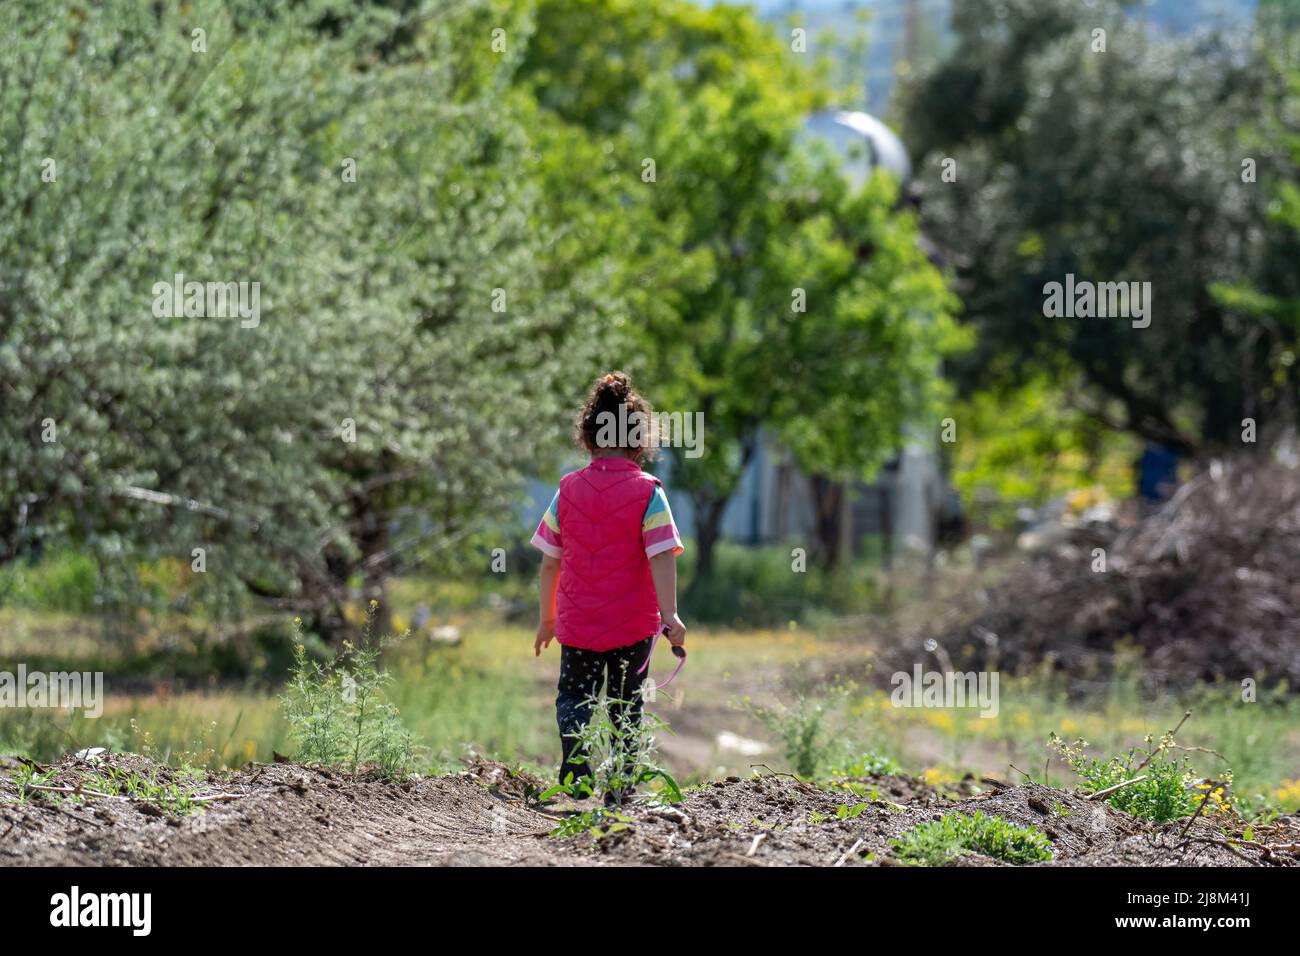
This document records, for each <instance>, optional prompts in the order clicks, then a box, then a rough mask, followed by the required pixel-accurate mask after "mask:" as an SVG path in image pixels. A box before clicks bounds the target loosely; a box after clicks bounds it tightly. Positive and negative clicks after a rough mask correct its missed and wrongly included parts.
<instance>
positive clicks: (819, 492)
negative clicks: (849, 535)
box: [809, 475, 844, 570]
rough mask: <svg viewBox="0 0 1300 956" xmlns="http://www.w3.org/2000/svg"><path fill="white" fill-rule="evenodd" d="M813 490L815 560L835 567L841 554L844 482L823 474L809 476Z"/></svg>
mask: <svg viewBox="0 0 1300 956" xmlns="http://www.w3.org/2000/svg"><path fill="white" fill-rule="evenodd" d="M809 484H810V485H811V486H812V492H813V505H814V507H813V532H814V534H815V535H816V543H817V560H818V561H819V562H820V563H821V565H822V567H824V568H826V569H827V570H830V569H833V568H835V567H836V566H837V565H838V564H839V561H840V558H841V557H842V555H841V553H840V552H841V548H840V543H841V528H840V524H841V518H842V509H841V504H842V502H843V499H844V482H842V481H835V480H833V479H831V478H828V477H826V476H825V475H813V476H812V477H811V478H809Z"/></svg>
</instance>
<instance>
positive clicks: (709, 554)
mask: <svg viewBox="0 0 1300 956" xmlns="http://www.w3.org/2000/svg"><path fill="white" fill-rule="evenodd" d="M690 497H691V504H692V505H694V507H695V550H696V556H695V575H694V577H693V578H692V579H691V584H690V587H691V590H692V591H694V590H695V589H696V587H697V585H698V584H699V583H700V582H703V581H707V580H708V579H710V578H711V577H712V576H713V552H714V547H715V546H716V545H717V543H718V539H719V538H720V537H721V536H722V514H723V512H724V511H726V510H727V502H728V501H729V500H730V498H723V497H719V496H718V495H715V494H712V493H710V492H706V491H700V492H691V495H690Z"/></svg>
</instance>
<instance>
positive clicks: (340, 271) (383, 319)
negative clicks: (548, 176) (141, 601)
mask: <svg viewBox="0 0 1300 956" xmlns="http://www.w3.org/2000/svg"><path fill="white" fill-rule="evenodd" d="M341 9H342V8H340V7H339V5H337V4H331V3H323V2H316V3H304V4H292V3H287V2H286V3H269V2H245V3H237V4H232V5H228V6H227V5H223V4H220V3H196V4H193V5H188V6H185V7H177V6H175V5H170V4H166V5H160V6H159V5H143V6H142V5H138V4H133V3H127V2H110V3H105V4H102V5H94V6H91V7H87V8H78V9H76V10H73V11H71V12H70V14H69V16H68V17H67V18H60V17H53V16H50V11H49V8H48V5H47V4H41V3H36V2H19V3H14V4H7V5H5V7H4V9H3V11H0V17H2V18H3V29H4V32H5V35H6V37H7V38H9V39H8V40H7V41H6V44H5V47H4V51H3V53H0V89H2V90H3V92H2V93H0V151H2V153H3V156H4V158H5V164H6V166H7V167H8V168H10V169H12V170H13V177H12V188H6V190H5V191H4V193H3V195H2V196H0V207H2V208H0V211H2V212H3V224H0V248H2V249H3V251H4V254H3V256H2V257H0V368H2V369H3V383H4V384H3V396H4V397H3V401H4V408H5V414H4V416H3V423H2V424H0V429H3V432H0V562H3V561H7V560H13V559H14V558H15V557H18V556H20V555H23V554H29V553H32V551H33V549H35V548H38V547H39V546H40V545H41V544H42V543H43V542H47V541H57V540H60V539H67V540H71V541H72V542H74V543H75V544H78V545H80V546H82V547H84V548H86V549H87V550H89V551H91V552H92V553H95V554H96V555H98V556H100V558H101V560H102V561H103V562H104V564H105V566H106V568H107V569H112V568H120V569H121V570H122V572H123V573H124V574H128V575H129V573H130V572H131V569H132V568H133V567H134V566H135V564H136V562H137V561H138V560H139V559H140V558H144V557H151V556H172V557H177V558H180V559H182V560H186V561H189V560H190V556H191V553H192V550H193V549H194V548H196V547H202V548H205V549H206V550H207V552H208V553H207V556H206V571H207V574H206V575H205V580H207V581H210V582H211V584H210V587H211V588H213V589H218V590H220V591H221V593H223V594H225V595H226V596H228V597H229V598H231V600H232V602H233V603H235V604H238V603H239V598H240V596H241V595H243V594H245V593H246V589H251V591H252V592H253V593H254V594H257V595H260V596H262V597H264V598H269V599H273V600H274V601H275V602H276V603H277V604H278V605H279V606H282V607H294V608H298V609H301V610H303V611H304V612H306V613H309V614H310V615H312V616H313V617H315V619H316V620H315V622H314V623H315V624H316V625H318V626H324V627H327V628H328V626H329V625H331V624H337V623H338V622H339V620H340V616H339V613H338V607H339V605H340V604H341V603H342V602H343V601H345V600H347V599H349V598H350V597H351V596H352V595H353V594H354V593H355V592H354V588H355V587H356V586H357V585H361V586H364V587H365V588H366V589H367V590H370V591H371V592H372V593H374V592H375V591H376V590H378V589H380V588H381V587H382V581H383V576H384V575H385V574H386V573H388V572H389V571H391V570H392V569H393V568H394V567H396V566H397V565H398V562H399V561H407V562H408V563H410V562H412V561H417V560H425V561H427V560H432V559H434V558H436V557H439V556H441V557H443V558H446V557H447V556H448V555H450V554H453V553H456V554H459V553H462V552H456V551H454V549H455V547H456V546H457V544H458V543H463V542H465V541H466V540H468V538H469V536H470V535H471V534H472V532H473V530H474V529H475V528H478V527H481V526H482V525H483V521H484V518H485V517H491V516H494V515H497V514H499V513H500V512H501V510H502V509H503V508H505V506H506V504H507V502H508V501H509V499H510V495H511V493H512V490H513V489H514V488H515V487H516V486H517V485H518V483H519V477H520V472H521V469H522V468H524V467H526V466H527V465H528V464H529V463H530V459H532V460H536V459H537V458H538V457H543V458H544V457H545V454H546V449H545V448H543V449H540V450H538V449H535V448H534V443H533V441H532V433H533V430H534V425H535V422H536V421H537V419H538V418H539V417H545V416H547V415H548V414H551V413H552V412H558V410H559V404H558V401H557V399H556V398H555V397H554V396H556V395H559V394H562V392H563V390H562V389H560V388H559V387H558V386H557V383H558V382H559V381H560V378H561V375H562V373H563V372H564V371H565V370H566V369H568V368H570V367H571V363H573V362H581V361H582V356H583V355H584V354H585V351H584V346H583V343H584V342H585V341H587V340H588V339H589V338H590V335H589V334H587V332H586V329H587V325H586V323H587V322H588V321H591V319H590V317H589V316H588V315H587V314H586V313H585V312H583V311H581V310H578V309H577V308H576V303H577V301H578V290H576V289H575V290H574V291H572V292H570V290H568V289H567V287H566V286H565V285H564V279H563V276H562V275H561V274H560V273H559V272H557V271H556V270H555V269H554V268H549V269H548V266H547V258H546V255H545V250H546V248H547V245H548V244H549V243H550V242H551V241H552V237H553V230H554V229H555V228H557V227H558V224H557V222H556V220H555V219H554V218H553V214H554V213H553V210H550V209H549V208H547V207H544V206H543V204H542V200H541V197H540V195H539V190H538V188H537V180H538V178H539V177H540V176H541V172H540V171H539V168H540V166H541V163H540V162H539V161H538V159H537V158H536V157H535V156H534V154H533V152H532V150H531V148H530V143H529V138H528V135H527V131H526V128H525V125H524V120H525V119H526V118H528V117H529V116H530V115H532V104H531V101H530V99H529V97H528V96H527V95H525V94H523V93H522V92H520V91H518V90H514V89H512V88H511V86H510V77H511V71H512V70H513V68H514V65H515V63H514V59H513V57H512V56H511V55H499V54H497V53H496V52H494V51H493V50H492V48H491V45H490V41H491V32H490V29H491V25H492V24H494V23H496V22H498V21H497V16H496V14H495V12H494V9H493V8H492V7H491V6H489V5H488V4H486V3H484V2H481V0H441V2H437V3H420V4H418V5H407V6H404V7H402V8H401V9H390V8H385V7H356V8H348V9H347V14H346V16H344V15H342V14H341V12H340V11H341ZM196 31H197V32H196ZM472 35H481V36H482V37H483V42H482V43H466V42H464V37H465V36H472ZM416 91H418V94H417V93H416ZM46 158H49V159H51V160H52V161H53V165H48V164H46V163H45V159H46ZM47 168H48V169H50V170H53V171H54V173H55V175H51V176H49V177H46V178H43V176H42V173H43V171H44V170H46V169H47ZM570 255H571V256H572V257H573V258H577V254H576V253H573V252H570ZM177 273H184V274H185V277H186V279H187V280H197V281H200V282H223V283H224V282H236V283H237V282H247V283H250V284H251V283H257V284H258V287H259V289H260V295H261V300H260V301H261V314H260V316H259V317H258V320H257V321H256V322H255V323H254V322H251V321H246V322H241V320H240V317H239V316H238V315H236V316H234V317H233V318H230V317H223V316H219V315H217V316H214V315H203V316H197V315H186V314H183V313H182V314H170V313H167V312H166V311H165V310H164V314H156V312H157V310H156V309H155V308H154V305H155V301H154V300H155V299H156V298H158V296H157V295H156V294H155V292H154V289H155V284H156V283H159V282H162V283H168V282H170V281H171V280H172V277H173V276H174V275H175V274H177ZM580 277H581V278H582V281H583V282H584V283H585V284H586V285H587V286H589V285H590V283H591V281H592V280H591V278H590V276H588V275H587V274H586V273H582V274H581V276H580ZM250 288H251V286H250ZM561 357H563V360H562V358H561ZM51 426H52V428H53V430H52V431H51ZM51 436H52V437H53V440H49V439H50V438H51ZM381 623H382V622H381Z"/></svg>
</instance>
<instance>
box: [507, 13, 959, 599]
mask: <svg viewBox="0 0 1300 956" xmlns="http://www.w3.org/2000/svg"><path fill="white" fill-rule="evenodd" d="M537 24H538V26H537V32H536V37H535V39H534V41H533V43H532V44H531V45H530V47H529V50H528V53H527V55H526V57H525V60H524V63H523V69H522V72H521V76H522V78H524V79H525V80H526V81H528V82H530V83H531V84H533V87H534V88H535V90H536V94H537V98H538V101H539V103H540V104H541V106H542V107H543V108H544V109H546V110H549V111H551V112H553V113H554V114H555V115H557V116H558V117H559V119H560V120H561V121H562V122H563V123H565V124H567V125H568V126H570V127H576V128H578V129H581V130H583V131H585V132H586V133H587V134H588V135H590V136H594V137H597V138H598V140H599V141H601V142H602V143H603V144H604V145H603V148H604V150H605V151H606V153H607V154H608V155H610V156H612V157H614V160H615V165H614V169H613V171H612V176H613V179H612V180H611V181H610V183H609V188H610V190H611V193H612V195H611V199H612V200H613V201H617V202H618V203H619V205H620V207H621V209H622V211H623V216H624V221H625V223H626V225H627V228H626V229H625V231H622V232H620V233H619V236H620V237H622V241H623V242H624V243H625V246H626V248H627V255H628V256H629V257H630V258H632V259H633V261H634V262H636V263H638V266H637V267H634V269H635V268H640V266H644V267H645V271H644V273H643V275H646V276H649V277H650V282H651V284H650V290H651V293H652V294H651V296H650V299H651V300H652V301H649V302H646V303H645V305H646V306H647V308H646V309H645V311H644V312H641V313H638V314H634V315H633V316H632V318H631V326H632V331H633V332H634V333H635V334H636V335H637V337H638V340H639V342H640V344H641V351H642V354H641V355H639V356H637V362H636V363H635V364H634V363H625V364H629V365H632V366H633V368H634V370H636V371H645V372H647V373H649V375H650V376H651V378H652V380H653V381H654V389H655V392H656V393H657V394H658V395H660V396H662V397H663V398H662V399H661V401H660V405H661V406H666V407H670V408H673V409H680V410H686V411H690V412H702V413H703V414H704V419H705V436H706V437H705V447H706V454H705V455H703V456H702V457H699V458H690V457H687V456H686V455H685V454H684V453H683V451H682V450H681V449H674V451H673V480H674V482H675V483H676V484H677V485H678V486H679V487H682V488H683V489H684V490H685V491H686V493H687V494H689V496H690V497H691V500H692V504H693V505H694V509H695V515H696V526H695V528H694V531H695V536H696V542H697V547H698V550H699V555H698V562H697V565H696V567H697V572H698V574H697V577H698V578H700V579H703V578H706V577H707V576H708V574H709V572H710V570H711V567H712V555H713V550H714V544H715V542H716V541H717V538H718V536H719V532H720V529H721V520H722V516H723V513H724V511H725V509H726V506H727V504H728V502H729V501H730V500H731V498H732V496H733V495H734V493H735V491H736V489H737V486H738V484H739V481H740V477H741V475H742V473H743V472H744V470H745V468H746V466H747V465H748V463H749V462H750V460H751V459H752V456H753V454H754V451H755V449H756V448H757V445H758V442H759V440H760V435H761V434H762V433H763V432H764V430H767V431H769V432H771V433H773V434H774V435H775V436H776V437H777V438H779V439H782V440H785V441H787V442H788V443H789V444H790V445H791V447H792V448H793V449H794V451H795V453H796V454H797V455H798V457H799V459H800V461H801V463H802V464H804V465H805V467H807V468H810V469H813V470H818V471H827V472H830V473H833V474H835V475H836V476H837V477H839V476H847V475H849V474H864V473H869V472H870V470H871V469H872V468H873V467H874V466H875V465H877V464H878V463H879V461H880V459H881V458H882V457H883V456H884V455H885V454H887V452H888V451H889V450H892V449H893V448H895V447H896V446H897V445H898V443H899V441H900V434H901V429H902V425H903V422H904V419H905V418H906V416H907V415H908V414H910V413H915V412H916V411H917V410H918V409H921V408H924V407H926V404H927V401H928V400H930V399H931V398H932V397H933V385H934V381H935V370H936V363H937V356H938V354H939V351H940V349H941V347H942V346H943V345H944V343H945V342H946V341H948V340H949V339H950V332H951V326H950V324H949V323H948V319H947V313H948V311H949V310H950V309H951V307H952V302H951V300H950V299H949V298H948V297H947V294H946V292H945V290H944V288H943V284H942V281H941V279H940V276H939V274H938V272H937V271H936V270H934V268H933V267H932V266H931V265H930V264H929V262H928V261H927V260H926V259H925V257H924V256H923V255H922V254H921V253H920V251H919V249H918V248H917V246H916V242H915V240H916V232H915V225H914V223H913V222H912V220H911V219H910V217H908V216H906V215H903V214H896V213H895V212H894V211H893V204H894V199H895V196H896V193H895V192H894V191H893V190H892V189H890V188H889V187H888V186H887V185H885V184H883V183H879V184H876V185H874V186H873V187H872V188H870V189H868V190H867V191H865V192H864V193H861V194H853V193H851V192H850V191H849V190H848V189H847V188H846V186H845V184H844V183H843V182H842V181H841V180H840V179H839V177H838V175H837V174H836V172H835V167H834V163H833V161H832V160H831V159H830V158H829V157H828V156H826V155H824V154H819V153H817V152H816V151H815V150H812V149H811V148H809V147H806V146H804V145H803V144H801V143H800V141H799V139H798V137H797V132H798V129H799V126H800V123H801V121H802V119H803V117H804V115H805V114H806V113H807V112H808V111H809V110H811V109H814V108H817V107H819V106H822V105H825V104H826V102H827V95H828V94H827V92H826V88H825V86H824V85H823V84H822V83H821V82H819V80H818V75H817V74H816V73H814V72H813V71H812V69H811V68H809V67H806V66H805V65H804V64H802V63H800V62H799V60H798V58H797V57H795V56H793V55H791V53H790V52H789V51H788V50H787V49H786V48H785V47H784V46H783V44H782V43H781V41H780V40H779V38H778V37H777V35H775V34H774V33H773V32H772V31H771V30H770V29H769V28H768V27H766V26H764V25H762V24H760V23H758V22H757V21H756V20H755V19H754V18H753V16H752V14H750V13H749V12H748V11H747V10H744V9H742V8H737V7H731V6H728V5H719V6H717V7H713V8H711V9H708V10H702V9H700V8H698V7H697V6H695V5H693V4H689V3H685V2H677V0H659V2H656V3H652V4H635V3H631V2H629V0H544V2H542V3H540V4H539V6H538V8H537ZM584 172H585V170H584ZM633 274H635V271H634V272H633ZM800 290H802V293H804V294H805V295H806V297H807V301H808V306H807V309H806V311H803V312H797V311H795V310H794V308H793V306H794V305H795V296H796V294H797V293H798V292H799V291H800ZM860 375H873V376H874V378H875V380H874V381H871V382H864V381H862V380H861V378H860V377H858V376H860ZM850 379H851V381H850Z"/></svg>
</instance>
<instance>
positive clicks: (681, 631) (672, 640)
mask: <svg viewBox="0 0 1300 956" xmlns="http://www.w3.org/2000/svg"><path fill="white" fill-rule="evenodd" d="M660 618H661V619H662V620H663V626H664V627H666V628H667V629H668V630H667V631H665V632H664V637H666V638H668V643H669V644H672V645H674V646H677V647H680V646H681V645H683V644H685V643H686V625H685V624H683V623H682V619H681V618H680V617H678V616H677V614H676V612H674V613H672V614H660Z"/></svg>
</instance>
